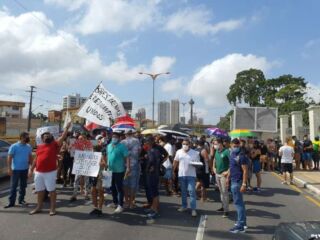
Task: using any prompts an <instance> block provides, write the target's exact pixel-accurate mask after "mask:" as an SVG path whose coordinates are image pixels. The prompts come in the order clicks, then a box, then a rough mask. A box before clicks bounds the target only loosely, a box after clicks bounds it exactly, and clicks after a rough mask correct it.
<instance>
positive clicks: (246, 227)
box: [234, 223, 248, 229]
mask: <svg viewBox="0 0 320 240" xmlns="http://www.w3.org/2000/svg"><path fill="white" fill-rule="evenodd" d="M234 226H238V224H237V223H235V224H234ZM243 228H244V229H248V226H247V225H244V226H243Z"/></svg>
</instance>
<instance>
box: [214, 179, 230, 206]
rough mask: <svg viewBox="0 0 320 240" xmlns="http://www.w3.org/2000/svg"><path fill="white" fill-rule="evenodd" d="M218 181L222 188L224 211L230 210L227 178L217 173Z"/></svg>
mask: <svg viewBox="0 0 320 240" xmlns="http://www.w3.org/2000/svg"><path fill="white" fill-rule="evenodd" d="M216 181H217V184H218V187H219V190H220V199H221V203H222V207H223V210H224V212H229V192H228V188H227V178H226V177H224V176H223V175H222V174H216Z"/></svg>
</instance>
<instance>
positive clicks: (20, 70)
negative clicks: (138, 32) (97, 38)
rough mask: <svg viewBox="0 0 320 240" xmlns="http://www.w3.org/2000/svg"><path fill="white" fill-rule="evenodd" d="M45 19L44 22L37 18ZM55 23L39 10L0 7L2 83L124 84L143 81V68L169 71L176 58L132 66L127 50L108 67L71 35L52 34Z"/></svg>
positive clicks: (40, 84)
mask: <svg viewBox="0 0 320 240" xmlns="http://www.w3.org/2000/svg"><path fill="white" fill-rule="evenodd" d="M35 16H36V17H37V18H38V19H41V21H42V22H43V23H44V24H41V23H40V22H39V21H38V20H37V19H36V18H35ZM49 26H53V23H52V21H51V20H50V19H48V18H47V17H46V16H45V15H44V14H43V13H41V12H32V13H25V14H21V15H19V16H12V15H10V14H9V13H7V12H3V11H0V48H1V49H2V50H1V51H0V83H1V86H2V87H7V88H8V87H10V88H13V87H15V86H19V88H26V87H27V86H30V85H35V86H38V87H47V88H50V86H55V87H57V86H59V87H60V88H61V87H62V86H63V87H74V86H85V85H86V84H87V85H88V86H89V85H92V81H94V84H95V83H97V82H99V81H100V80H113V81H117V82H121V83H123V82H126V81H133V80H139V79H141V78H140V76H139V74H138V72H139V71H141V70H144V69H159V70H165V71H168V70H170V68H171V66H172V65H173V64H174V62H175V59H174V58H172V57H159V56H156V57H155V58H154V59H153V60H152V63H151V64H149V65H145V64H139V65H136V66H129V64H128V63H127V60H126V58H125V56H124V55H123V54H121V53H120V54H119V55H118V58H117V59H116V60H115V61H114V62H112V63H110V64H108V65H106V64H104V63H103V62H102V61H101V58H100V55H99V52H89V51H88V50H87V48H86V47H85V46H84V45H82V44H81V43H80V42H79V40H78V39H77V38H76V37H74V36H73V35H71V34H68V33H66V32H63V31H60V32H59V34H56V33H52V32H51V31H50V29H49Z"/></svg>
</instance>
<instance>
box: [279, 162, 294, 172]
mask: <svg viewBox="0 0 320 240" xmlns="http://www.w3.org/2000/svg"><path fill="white" fill-rule="evenodd" d="M292 165H293V164H292V163H281V168H282V172H284V173H285V172H288V173H292V171H293V170H292V169H293V167H292Z"/></svg>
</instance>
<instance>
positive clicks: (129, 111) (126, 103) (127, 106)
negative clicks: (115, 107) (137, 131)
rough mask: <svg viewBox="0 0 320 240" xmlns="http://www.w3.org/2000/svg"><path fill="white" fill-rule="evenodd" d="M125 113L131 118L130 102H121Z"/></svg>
mask: <svg viewBox="0 0 320 240" xmlns="http://www.w3.org/2000/svg"><path fill="white" fill-rule="evenodd" d="M121 103H122V106H123V108H124V110H125V111H126V113H127V114H128V115H129V116H131V113H132V102H121Z"/></svg>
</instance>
